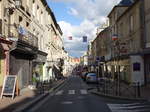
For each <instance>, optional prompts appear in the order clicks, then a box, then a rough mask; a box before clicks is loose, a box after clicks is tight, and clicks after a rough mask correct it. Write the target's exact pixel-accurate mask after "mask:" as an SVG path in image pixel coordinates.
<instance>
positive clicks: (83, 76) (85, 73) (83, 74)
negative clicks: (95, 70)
mask: <svg viewBox="0 0 150 112" xmlns="http://www.w3.org/2000/svg"><path fill="white" fill-rule="evenodd" d="M87 74H88V73H87V72H82V74H81V78H82V79H83V80H84V81H85V80H86V75H87Z"/></svg>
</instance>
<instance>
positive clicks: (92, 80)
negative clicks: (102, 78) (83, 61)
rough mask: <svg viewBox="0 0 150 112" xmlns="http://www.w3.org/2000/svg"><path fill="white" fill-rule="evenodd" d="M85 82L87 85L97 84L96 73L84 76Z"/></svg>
mask: <svg viewBox="0 0 150 112" xmlns="http://www.w3.org/2000/svg"><path fill="white" fill-rule="evenodd" d="M86 82H87V83H97V76H96V73H92V72H91V73H88V74H87V75H86Z"/></svg>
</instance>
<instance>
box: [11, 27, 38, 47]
mask: <svg viewBox="0 0 150 112" xmlns="http://www.w3.org/2000/svg"><path fill="white" fill-rule="evenodd" d="M9 38H11V39H12V40H15V41H23V42H25V43H27V44H29V45H31V46H33V47H37V48H38V37H36V36H35V35H34V34H33V33H31V32H30V31H28V30H26V29H24V28H23V27H16V26H14V25H13V26H10V33H9Z"/></svg>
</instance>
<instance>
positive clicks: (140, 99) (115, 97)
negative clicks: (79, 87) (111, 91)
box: [91, 91, 148, 101]
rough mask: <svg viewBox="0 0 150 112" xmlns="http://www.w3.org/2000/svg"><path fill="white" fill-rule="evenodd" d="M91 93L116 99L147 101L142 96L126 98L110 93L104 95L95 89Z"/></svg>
mask: <svg viewBox="0 0 150 112" xmlns="http://www.w3.org/2000/svg"><path fill="white" fill-rule="evenodd" d="M91 93H92V94H95V95H98V96H103V97H108V98H112V99H118V100H132V101H148V100H147V99H144V98H127V97H120V96H112V95H106V94H103V93H99V92H96V91H91Z"/></svg>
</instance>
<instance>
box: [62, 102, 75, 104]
mask: <svg viewBox="0 0 150 112" xmlns="http://www.w3.org/2000/svg"><path fill="white" fill-rule="evenodd" d="M61 104H73V102H71V101H64V102H61Z"/></svg>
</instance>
